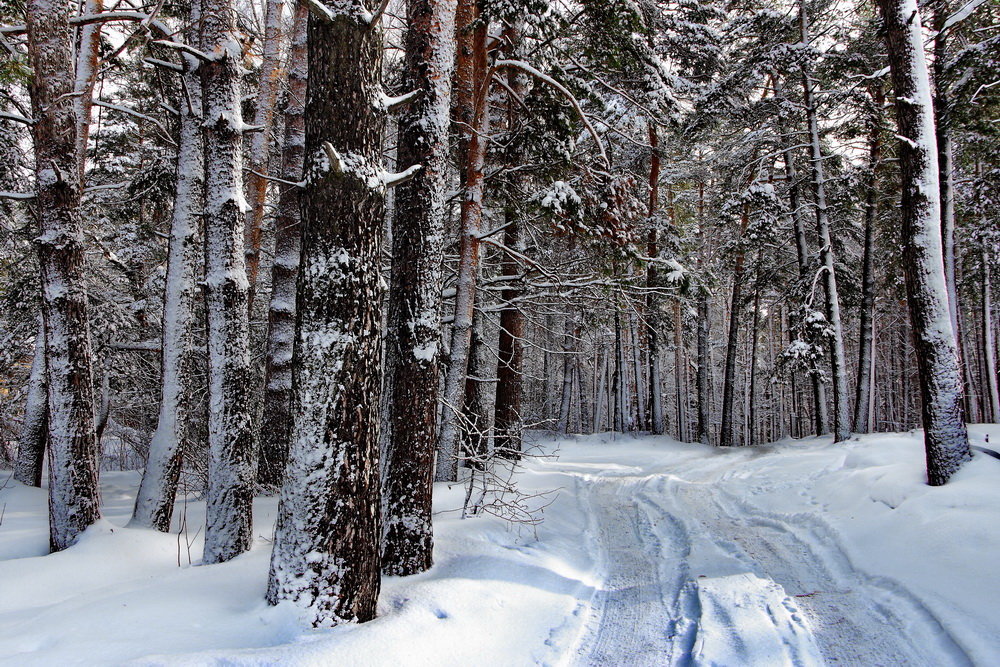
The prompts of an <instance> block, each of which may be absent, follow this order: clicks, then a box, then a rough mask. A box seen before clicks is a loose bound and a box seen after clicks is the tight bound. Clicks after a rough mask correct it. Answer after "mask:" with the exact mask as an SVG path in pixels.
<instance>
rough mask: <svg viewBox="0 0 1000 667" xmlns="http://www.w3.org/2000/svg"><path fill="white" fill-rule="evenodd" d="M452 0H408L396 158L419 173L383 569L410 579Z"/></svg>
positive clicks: (419, 532)
mask: <svg viewBox="0 0 1000 667" xmlns="http://www.w3.org/2000/svg"><path fill="white" fill-rule="evenodd" d="M455 4H456V3H455V0H408V2H407V5H406V12H407V24H408V27H407V32H406V37H405V48H406V56H405V58H406V60H405V67H404V70H403V71H404V75H403V81H404V93H406V92H409V91H411V90H419V91H420V96H419V97H418V98H416V99H415V100H413V101H412V102H410V103H409V105H408V106H407V107H406V108H405V109H404V111H403V113H402V115H401V116H400V119H399V141H398V144H397V145H398V148H397V153H396V161H397V164H398V166H399V167H400V168H408V167H410V166H412V165H415V164H419V165H421V166H422V169H421V170H420V172H419V173H418V174H417V175H416V176H415V177H414V178H413V179H412V180H410V181H409V182H407V183H403V184H402V185H400V187H399V188H397V189H396V191H395V193H394V210H393V220H392V270H391V274H390V291H389V325H388V327H389V328H388V332H387V342H386V344H387V345H388V346H389V350H388V354H387V355H386V359H387V361H388V368H387V369H386V372H387V374H388V375H389V378H390V382H391V395H390V397H389V399H390V400H389V402H388V411H389V414H388V419H387V425H388V429H389V434H388V455H387V459H386V461H385V465H386V466H387V470H386V471H385V480H386V481H385V487H384V492H385V498H384V507H385V516H384V517H383V519H384V521H385V527H384V533H385V535H384V541H383V552H382V558H383V560H382V568H383V571H384V572H385V573H386V574H393V575H409V574H416V573H417V572H422V571H424V570H426V569H427V568H429V567H430V566H431V564H432V556H433V547H434V537H433V529H432V526H431V500H432V493H433V486H434V448H435V446H436V445H437V435H438V431H437V416H438V411H439V407H438V406H439V402H438V398H439V395H440V389H439V388H440V377H439V374H440V372H439V358H440V351H441V350H440V348H441V325H440V322H441V287H442V282H443V267H442V257H443V255H444V242H445V213H446V207H445V202H444V197H445V187H446V176H447V173H446V172H447V162H448V128H449V120H450V117H449V109H450V107H451V70H452V65H453V63H454V59H455Z"/></svg>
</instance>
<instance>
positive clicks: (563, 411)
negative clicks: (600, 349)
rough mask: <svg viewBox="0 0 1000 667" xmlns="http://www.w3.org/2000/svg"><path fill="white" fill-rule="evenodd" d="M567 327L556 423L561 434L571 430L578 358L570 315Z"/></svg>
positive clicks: (567, 318)
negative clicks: (560, 394)
mask: <svg viewBox="0 0 1000 667" xmlns="http://www.w3.org/2000/svg"><path fill="white" fill-rule="evenodd" d="M565 329H566V332H565V334H564V336H563V345H562V351H563V363H562V376H563V385H562V396H561V398H560V401H559V422H558V423H557V424H556V432H557V433H558V434H559V435H566V433H567V432H568V431H569V415H570V409H571V407H572V403H573V362H574V361H575V360H576V355H575V353H574V352H573V348H574V347H575V344H574V342H573V337H574V333H575V328H574V327H573V320H572V318H571V317H570V316H569V315H567V316H566V323H565Z"/></svg>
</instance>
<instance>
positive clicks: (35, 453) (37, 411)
mask: <svg viewBox="0 0 1000 667" xmlns="http://www.w3.org/2000/svg"><path fill="white" fill-rule="evenodd" d="M47 403H48V382H47V381H46V379H45V322H44V320H43V318H42V316H41V315H39V316H38V333H36V334H35V351H34V354H33V355H32V358H31V375H30V376H29V377H28V400H27V403H26V404H25V406H24V422H23V423H22V425H21V433H20V436H19V437H18V440H17V443H18V447H17V462H16V463H15V465H14V479H16V480H17V481H19V482H21V484H27V485H28V486H38V487H40V486H41V485H42V467H43V464H44V462H45V439H46V435H47V431H48V427H49V409H48V404H47Z"/></svg>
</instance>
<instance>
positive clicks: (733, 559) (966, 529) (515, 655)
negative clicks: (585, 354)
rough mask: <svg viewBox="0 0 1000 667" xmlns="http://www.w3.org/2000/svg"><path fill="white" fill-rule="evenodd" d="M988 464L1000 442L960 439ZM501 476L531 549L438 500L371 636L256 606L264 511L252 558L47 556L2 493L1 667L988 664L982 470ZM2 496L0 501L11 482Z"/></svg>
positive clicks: (113, 477) (797, 454)
mask: <svg viewBox="0 0 1000 667" xmlns="http://www.w3.org/2000/svg"><path fill="white" fill-rule="evenodd" d="M971 434H972V439H973V442H974V443H976V444H981V445H982V444H985V440H986V437H987V435H989V439H990V440H992V443H993V444H990V445H986V446H991V447H996V446H998V445H1000V427H972V431H971ZM537 451H538V452H539V453H541V454H544V455H543V456H539V457H538V458H534V459H531V460H529V461H527V462H526V463H525V464H524V466H523V471H522V472H520V473H518V476H519V484H520V488H521V489H522V490H523V491H525V492H527V493H529V494H531V493H536V492H542V491H546V490H552V489H557V492H556V493H554V494H551V495H547V496H540V497H538V498H535V499H533V500H530V501H528V502H531V503H535V504H537V505H546V507H545V509H544V517H545V520H544V522H543V523H542V524H541V525H539V526H537V527H534V528H533V527H530V526H521V527H520V528H519V527H517V526H514V527H511V526H508V525H506V524H505V523H504V522H503V521H501V520H500V519H496V518H492V517H481V518H475V519H468V520H464V521H463V520H462V519H461V518H460V516H459V513H458V512H457V511H455V510H456V508H458V507H459V506H460V505H461V502H462V499H463V495H464V494H463V489H462V488H460V487H459V486H455V487H454V488H450V489H449V488H447V487H446V486H444V485H440V486H439V488H438V489H437V490H436V495H435V503H436V506H437V509H438V510H439V512H440V513H439V515H438V520H437V523H436V530H437V533H436V536H437V544H436V548H435V559H436V563H437V564H436V566H435V567H434V568H433V569H432V570H431V571H430V572H427V573H425V574H422V575H418V576H414V577H408V578H385V579H384V580H383V594H382V597H381V601H380V617H379V618H378V619H377V620H375V621H373V622H371V623H367V624H365V625H361V626H349V627H341V628H337V629H334V630H322V631H317V630H311V629H305V628H303V627H301V625H300V623H299V622H298V620H297V616H296V612H295V610H294V609H292V608H289V607H287V606H279V607H277V608H271V607H268V606H267V605H266V604H265V603H264V601H263V594H264V587H265V583H266V577H267V567H268V558H269V552H270V549H269V542H268V540H269V539H270V535H271V532H272V526H273V522H274V516H275V510H276V501H275V500H274V499H269V498H262V499H259V500H258V501H257V503H256V505H255V511H256V515H255V527H256V535H257V541H256V544H255V547H254V549H253V550H252V551H251V552H250V553H248V554H245V555H243V556H241V557H239V558H237V559H235V560H234V561H232V562H230V563H225V564H221V565H213V566H205V567H203V566H199V565H198V561H199V558H200V555H201V548H202V545H201V535H200V532H198V527H199V526H200V525H201V524H202V522H203V520H204V504H203V503H201V502H196V501H193V500H189V501H188V502H187V503H182V504H181V505H179V507H178V512H177V514H178V516H177V521H178V524H179V522H180V520H181V519H182V518H183V517H184V516H185V515H186V519H187V525H188V527H189V528H188V530H187V531H183V530H180V531H179V532H177V531H175V532H174V533H173V534H169V535H167V534H160V533H155V532H152V531H146V530H135V529H128V528H123V527H122V526H124V524H125V523H126V521H127V518H128V516H129V514H130V512H131V507H132V502H133V498H134V491H135V487H136V486H137V483H138V475H137V474H136V473H106V474H105V475H104V478H103V494H104V503H105V517H106V519H105V521H104V522H103V523H102V524H101V525H99V526H95V527H94V528H92V529H91V530H90V531H88V532H87V534H86V535H85V536H84V538H83V539H82V540H81V542H80V543H79V544H78V545H76V546H74V547H73V548H71V549H69V550H68V551H65V552H62V553H58V554H54V555H44V554H45V553H46V551H47V531H46V523H45V522H46V507H45V492H44V491H41V490H38V489H31V488H26V487H23V486H21V485H19V484H17V483H16V482H14V481H12V480H10V481H7V482H6V483H5V485H4V488H3V489H2V490H0V507H2V508H3V510H2V522H0V663H3V664H11V665H30V664H44V665H72V664H122V663H131V664H144V665H157V664H170V665H177V664H190V665H202V664H226V665H264V664H267V665H270V664H292V665H325V664H336V665H425V664H426V665H531V664H600V665H628V664H634V665H664V664H689V663H691V662H693V663H695V664H706V665H709V664H717V665H727V666H734V665H768V666H769V665H780V664H803V665H811V664H822V663H823V662H826V663H828V664H853V665H864V666H866V667H867V666H869V665H880V664H882V665H904V664H905V665H910V664H916V665H934V666H937V665H950V664H969V663H973V664H977V665H984V666H985V665H993V664H1000V595H998V594H1000V575H998V574H996V570H997V568H996V567H995V564H994V561H995V560H996V555H997V554H998V553H1000V520H998V519H1000V461H998V460H996V459H993V458H989V457H987V456H985V455H982V454H977V455H976V459H975V460H974V461H973V462H972V463H971V464H969V465H967V466H966V467H965V468H964V469H963V470H962V471H961V472H960V473H959V474H958V476H957V477H956V478H955V480H954V481H953V482H952V483H951V484H949V485H948V486H946V487H941V488H931V487H928V486H926V485H925V484H924V483H923V479H924V477H923V456H922V446H921V442H920V437H919V433H918V434H916V435H915V434H898V435H885V434H881V435H877V436H865V437H862V438H860V439H857V440H852V441H850V442H848V443H844V444H840V445H832V444H830V443H829V441H828V440H822V439H811V440H804V441H789V442H782V443H778V444H775V445H771V446H768V447H761V448H756V449H733V450H719V449H713V448H709V447H704V446H701V445H690V444H682V443H678V442H675V441H672V440H670V439H668V438H655V437H643V438H630V437H622V436H612V435H611V434H605V435H598V436H589V437H581V438H569V439H565V440H562V441H554V440H545V439H540V440H539V441H538V443H537ZM8 477H9V475H8V474H7V473H0V479H4V480H5V479H7V478H8Z"/></svg>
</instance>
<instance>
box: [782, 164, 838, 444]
mask: <svg viewBox="0 0 1000 667" xmlns="http://www.w3.org/2000/svg"><path fill="white" fill-rule="evenodd" d="M784 159H785V177H786V178H787V180H788V204H789V210H790V215H791V218H792V228H793V230H794V233H795V254H796V257H797V259H798V267H799V282H800V283H801V284H802V285H803V286H805V285H808V280H809V278H810V275H809V274H810V270H809V268H810V267H809V243H808V240H807V239H806V228H805V224H804V223H803V220H802V209H801V206H802V200H801V198H800V197H799V175H798V172H797V170H796V169H795V156H794V154H793V152H792V149H791V148H790V147H786V148H785V151H784ZM809 380H810V383H811V385H812V394H813V424H814V429H815V433H816V435H824V434H826V433H829V431H830V420H829V417H828V415H827V411H826V385H825V384H823V380H822V379H821V378H820V376H819V374H818V373H816V372H810V373H809Z"/></svg>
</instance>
